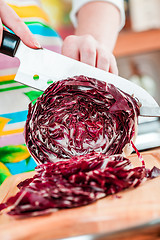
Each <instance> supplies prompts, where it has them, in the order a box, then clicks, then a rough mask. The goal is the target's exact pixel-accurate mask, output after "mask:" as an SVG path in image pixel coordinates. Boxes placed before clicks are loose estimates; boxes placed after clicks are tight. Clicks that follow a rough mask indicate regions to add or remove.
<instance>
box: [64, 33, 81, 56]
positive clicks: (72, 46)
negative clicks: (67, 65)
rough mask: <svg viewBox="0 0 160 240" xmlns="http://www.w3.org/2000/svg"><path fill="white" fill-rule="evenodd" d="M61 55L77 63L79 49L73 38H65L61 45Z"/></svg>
mask: <svg viewBox="0 0 160 240" xmlns="http://www.w3.org/2000/svg"><path fill="white" fill-rule="evenodd" d="M62 54H63V55H65V56H66V57H70V58H73V59H75V60H77V61H79V60H80V55H79V47H78V46H77V42H76V41H75V36H73V35H71V36H68V37H67V38H65V40H64V42H63V45H62Z"/></svg>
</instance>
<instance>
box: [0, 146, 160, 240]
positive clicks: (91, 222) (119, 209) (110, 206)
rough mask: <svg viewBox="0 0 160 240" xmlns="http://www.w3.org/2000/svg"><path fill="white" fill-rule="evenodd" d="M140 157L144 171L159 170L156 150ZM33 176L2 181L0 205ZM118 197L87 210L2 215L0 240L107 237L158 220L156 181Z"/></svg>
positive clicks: (159, 204)
mask: <svg viewBox="0 0 160 240" xmlns="http://www.w3.org/2000/svg"><path fill="white" fill-rule="evenodd" d="M142 155H143V157H144V160H145V163H146V166H147V167H148V168H152V167H153V166H156V167H159V168H160V149H157V150H154V151H150V152H145V153H143V154H142ZM130 159H131V161H132V163H133V164H134V165H135V166H137V165H139V160H138V158H137V156H136V155H132V156H131V157H130ZM33 174H34V172H30V173H25V174H19V175H14V176H11V177H9V178H8V179H6V180H5V182H4V183H3V184H2V185H1V186H0V202H4V201H6V199H7V198H8V197H10V196H12V195H13V194H15V193H16V192H17V190H18V189H17V188H16V185H17V184H18V183H19V182H20V181H22V180H24V179H26V178H28V177H31V176H32V175H33ZM118 196H119V197H120V198H119V197H118V198H117V197H115V196H109V197H106V198H104V199H101V200H98V201H97V202H95V203H93V204H90V205H88V206H84V207H79V208H75V209H69V210H59V211H57V212H55V213H52V214H50V215H46V216H39V217H30V218H23V219H15V218H14V217H10V216H8V215H5V214H2V215H0V240H49V239H50V240H51V239H62V238H68V237H74V236H80V235H86V234H104V233H105V234H107V233H110V232H116V231H118V230H123V229H127V228H131V227H134V226H140V225H141V224H144V223H146V222H149V221H153V220H155V219H157V218H160V177H158V178H156V179H152V180H148V181H147V182H145V183H143V184H141V185H140V186H139V187H138V188H136V189H130V190H125V191H123V192H121V193H119V194H118ZM103 239H105V238H103ZM107 239H108V238H107ZM116 239H119V238H116ZM130 239H131V238H130ZM136 239H146V238H136ZM147 239H152V238H147ZM154 239H155V238H154ZM157 239H159V238H157Z"/></svg>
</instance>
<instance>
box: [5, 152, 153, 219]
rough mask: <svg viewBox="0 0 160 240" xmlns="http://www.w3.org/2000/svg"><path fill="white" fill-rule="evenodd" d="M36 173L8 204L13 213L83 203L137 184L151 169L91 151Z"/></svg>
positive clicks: (39, 211) (43, 210)
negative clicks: (133, 165)
mask: <svg viewBox="0 0 160 240" xmlns="http://www.w3.org/2000/svg"><path fill="white" fill-rule="evenodd" d="M36 171H37V174H36V175H35V176H34V177H33V178H30V179H27V180H25V181H23V182H21V183H20V184H19V185H18V187H19V189H20V191H19V192H18V193H17V194H16V195H15V196H14V197H11V198H9V199H8V201H7V203H6V204H5V206H3V205H2V208H4V207H9V206H11V208H10V209H8V211H9V212H8V214H10V215H32V216H36V215H41V214H44V213H49V212H53V211H55V210H57V209H62V208H73V207H78V206H83V205H86V204H89V203H92V202H93V201H95V200H97V199H100V198H102V197H105V196H107V195H110V194H114V193H117V192H119V191H121V190H123V189H126V188H128V187H131V186H132V187H137V186H138V185H139V184H140V183H141V182H142V180H144V179H145V178H146V177H147V176H148V175H149V172H148V171H147V170H146V169H145V168H144V167H136V168H133V167H132V166H131V163H130V161H129V160H128V159H127V158H125V157H123V156H122V155H113V156H110V157H107V156H106V155H104V154H102V153H89V154H87V155H85V156H78V157H72V158H71V159H69V160H67V159H66V160H65V161H64V160H63V161H59V162H56V163H47V164H43V165H39V166H38V167H36Z"/></svg>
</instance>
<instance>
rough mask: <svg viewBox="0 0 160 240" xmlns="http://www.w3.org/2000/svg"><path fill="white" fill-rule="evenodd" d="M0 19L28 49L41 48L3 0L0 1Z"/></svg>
mask: <svg viewBox="0 0 160 240" xmlns="http://www.w3.org/2000/svg"><path fill="white" fill-rule="evenodd" d="M8 16H9V17H8ZM0 17H1V21H2V23H3V24H4V25H5V26H6V27H8V28H10V29H11V30H12V31H13V32H14V33H15V34H16V35H17V36H19V37H20V38H21V40H22V41H23V42H24V44H26V45H27V46H28V47H31V48H40V47H41V46H40V44H39V43H38V42H37V40H36V39H35V37H34V35H33V34H32V33H31V32H30V30H29V29H28V27H27V26H26V25H25V23H24V22H23V21H22V20H21V18H20V17H19V16H18V15H17V14H16V13H15V11H14V10H13V9H12V8H11V7H9V6H8V5H7V4H6V3H5V2H4V1H3V0H1V1H0Z"/></svg>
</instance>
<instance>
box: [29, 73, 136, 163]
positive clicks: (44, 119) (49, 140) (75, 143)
mask: <svg viewBox="0 0 160 240" xmlns="http://www.w3.org/2000/svg"><path fill="white" fill-rule="evenodd" d="M138 114H139V107H138V104H137V102H136V100H135V99H134V98H132V97H131V96H129V95H128V94H126V93H123V92H122V91H120V90H119V89H117V88H116V87H115V86H113V85H112V84H108V85H106V83H105V82H102V81H98V80H96V79H93V78H88V77H84V76H78V77H74V78H69V79H66V80H62V81H59V82H56V83H54V84H52V85H51V86H50V87H49V88H48V89H47V90H46V91H45V92H44V94H43V95H42V96H40V97H39V98H38V100H37V102H36V103H35V104H34V105H33V106H32V103H31V104H30V105H29V113H28V118H27V122H26V128H25V140H26V144H27V146H28V149H29V151H30V153H31V155H32V156H33V158H34V159H35V160H36V162H37V163H40V164H41V163H47V162H54V161H55V160H56V159H57V158H65V159H66V158H71V157H72V156H79V155H84V154H87V153H89V152H92V151H95V152H102V153H104V154H107V155H108V156H110V155H113V154H121V153H122V152H123V148H124V147H125V145H126V144H127V143H130V141H131V139H132V138H133V136H134V134H135V122H137V116H138Z"/></svg>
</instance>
